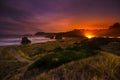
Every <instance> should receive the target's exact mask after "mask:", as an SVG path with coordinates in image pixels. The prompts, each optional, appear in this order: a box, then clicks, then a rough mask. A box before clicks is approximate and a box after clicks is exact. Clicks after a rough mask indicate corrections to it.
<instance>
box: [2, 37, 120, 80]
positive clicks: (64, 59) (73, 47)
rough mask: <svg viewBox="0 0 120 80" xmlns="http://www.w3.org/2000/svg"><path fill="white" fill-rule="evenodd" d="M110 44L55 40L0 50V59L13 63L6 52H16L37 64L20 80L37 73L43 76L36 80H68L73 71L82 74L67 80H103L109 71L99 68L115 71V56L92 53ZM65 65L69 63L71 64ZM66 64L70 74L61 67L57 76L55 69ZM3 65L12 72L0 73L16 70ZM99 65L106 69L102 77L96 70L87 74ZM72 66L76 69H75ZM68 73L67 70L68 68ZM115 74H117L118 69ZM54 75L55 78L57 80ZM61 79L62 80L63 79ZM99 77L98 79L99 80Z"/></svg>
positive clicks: (116, 57)
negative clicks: (113, 65)
mask: <svg viewBox="0 0 120 80" xmlns="http://www.w3.org/2000/svg"><path fill="white" fill-rule="evenodd" d="M110 41H111V40H102V39H90V40H87V39H86V40H83V39H79V38H75V39H67V40H59V41H54V42H46V43H40V44H29V45H22V46H13V47H12V46H11V47H2V48H0V55H1V56H2V55H5V56H6V57H1V58H0V59H2V60H15V61H16V58H15V57H14V55H12V54H11V51H10V48H12V49H15V50H16V51H18V53H20V55H22V56H23V57H24V58H26V59H32V60H33V61H34V60H36V59H37V61H35V63H33V64H32V65H31V66H29V67H28V71H27V72H25V73H24V76H23V77H22V78H21V79H23V80H27V78H28V80H30V79H29V78H31V79H32V78H36V76H37V75H38V74H41V73H44V74H42V75H40V77H38V78H39V79H38V80H42V79H41V78H43V80H44V79H46V80H49V77H50V80H70V79H69V78H68V77H71V76H72V75H73V74H72V71H73V72H74V70H76V69H77V68H79V69H77V70H79V71H80V70H83V71H82V72H81V73H79V71H76V73H75V74H74V76H73V78H71V80H80V78H82V77H83V78H85V77H88V78H87V79H86V78H85V79H82V80H90V79H93V80H104V78H105V76H107V78H109V75H108V72H109V69H110V68H109V69H107V67H108V66H107V65H106V66H103V65H104V64H109V65H111V66H112V64H115V65H118V67H119V64H118V60H119V59H118V56H116V55H111V54H108V53H105V54H98V53H97V52H96V50H97V51H98V50H100V47H101V46H102V45H107V44H108V43H109V42H110ZM108 46H109V45H108ZM108 46H107V47H108ZM114 46H115V45H114ZM118 47H119V46H118ZM105 48H106V46H105V47H104V49H105ZM114 48H115V47H114ZM104 49H103V50H104ZM115 49H117V48H115ZM118 50H119V48H118ZM106 51H108V50H107V49H106ZM109 52H111V51H109ZM112 52H113V53H114V51H112ZM4 53H7V55H6V54H4ZM118 53H119V51H118ZM8 55H9V56H8ZM95 55H97V56H96V57H95ZM104 56H105V57H104ZM88 57H90V58H88ZM83 58H84V59H83ZM97 58H98V59H97ZM112 58H113V59H114V63H110V62H112ZM76 60H79V61H77V62H78V63H80V64H81V65H83V66H81V65H79V64H78V65H77V63H76ZM104 60H106V62H104ZM107 61H108V62H107ZM69 62H72V64H71V63H69ZM67 63H69V64H71V67H72V69H71V72H70V70H69V71H68V72H65V73H64V71H63V70H62V68H64V66H63V67H62V68H61V71H60V73H59V68H58V67H60V66H61V65H64V64H67ZM89 63H91V65H89ZM3 64H4V63H3ZM3 64H1V65H3ZM5 64H6V65H7V64H8V65H10V68H12V69H9V70H5V68H0V69H2V70H5V71H11V70H13V69H14V68H15V70H16V67H17V66H18V65H14V64H12V63H11V64H10V63H7V62H5ZM99 64H100V68H102V67H103V68H106V69H105V70H106V72H105V73H98V74H97V73H96V70H98V71H102V70H101V69H100V70H99V69H98V67H97V69H96V70H95V69H92V70H91V66H93V67H96V65H98V66H99ZM67 65H68V64H67ZM74 65H76V67H75V66H74ZM12 66H14V67H12ZM80 66H81V67H80ZM2 67H4V66H2ZM19 67H22V65H19ZM89 67H90V70H89ZM112 68H113V67H112ZM17 69H18V67H17ZM68 69H69V67H68ZM87 69H88V70H87ZM51 70H52V71H53V72H55V74H53V73H52V71H51ZM84 70H87V71H88V72H85V71H84ZM115 70H117V71H119V70H118V68H117V69H115ZM91 71H92V72H91ZM113 71H114V70H113ZM47 72H48V73H47ZM57 72H58V73H57ZM82 73H83V74H82ZM87 73H88V74H89V75H88V74H87ZM118 73H119V72H118ZM118 73H116V74H118ZM1 74H2V75H3V73H1ZM8 74H9V73H8ZM36 74H37V75H36ZM49 74H50V76H48V75H49ZM65 74H66V75H65ZM77 74H81V75H82V76H81V77H79V76H80V75H77ZM92 74H93V75H92ZM94 74H95V75H94ZM105 74H106V75H105ZM17 75H18V74H16V75H15V76H17ZM55 75H57V77H56V76H55ZM59 75H61V76H59ZM87 75H88V76H87ZM103 75H105V76H103ZM30 76H31V77H30ZM54 76H55V77H54ZM63 76H64V77H65V78H63ZM99 76H100V77H101V79H100V77H99ZM45 77H46V78H45ZM61 77H62V79H61ZM89 77H90V79H89ZM111 77H112V78H113V80H114V79H115V78H116V79H117V78H118V77H116V76H115V78H114V77H113V76H111ZM54 78H55V79H54ZM112 78H111V80H112ZM11 80H17V79H16V78H13V79H11ZM33 80H35V79H33ZM107 80H109V79H107Z"/></svg>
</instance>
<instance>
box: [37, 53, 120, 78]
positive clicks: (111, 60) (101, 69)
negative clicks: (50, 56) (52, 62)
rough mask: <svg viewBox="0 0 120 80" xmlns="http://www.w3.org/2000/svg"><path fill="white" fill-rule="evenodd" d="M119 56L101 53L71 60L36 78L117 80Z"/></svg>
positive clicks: (119, 63)
mask: <svg viewBox="0 0 120 80" xmlns="http://www.w3.org/2000/svg"><path fill="white" fill-rule="evenodd" d="M119 74H120V57H119V56H116V55H113V54H109V53H102V54H99V55H97V56H93V57H90V58H86V59H82V60H78V61H72V62H70V63H68V64H65V65H62V66H60V67H59V68H56V69H53V70H50V71H49V72H45V73H43V74H41V75H40V76H38V79H36V80H119V79H120V76H119Z"/></svg>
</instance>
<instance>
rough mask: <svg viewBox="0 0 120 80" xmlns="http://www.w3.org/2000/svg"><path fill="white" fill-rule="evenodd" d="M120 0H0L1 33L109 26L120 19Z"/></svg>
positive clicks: (62, 30)
mask: <svg viewBox="0 0 120 80" xmlns="http://www.w3.org/2000/svg"><path fill="white" fill-rule="evenodd" d="M118 3H119V0H109V2H108V1H106V0H12V1H11V0H5V1H4V0H0V34H26V33H27V34H28V33H30V34H34V33H36V32H40V31H42V32H65V31H70V30H73V29H107V28H108V27H109V26H110V25H112V24H113V23H115V22H120V18H119V17H120V15H119V14H120V9H119V7H120V5H119V4H118Z"/></svg>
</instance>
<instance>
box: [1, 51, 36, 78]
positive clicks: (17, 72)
mask: <svg viewBox="0 0 120 80" xmlns="http://www.w3.org/2000/svg"><path fill="white" fill-rule="evenodd" d="M11 52H12V53H13V55H14V56H15V57H16V58H17V60H18V61H20V62H27V63H28V64H27V65H26V66H23V67H21V68H19V69H17V70H16V71H11V72H10V73H9V75H7V76H6V77H5V78H4V79H3V80H8V79H9V78H10V77H12V76H13V74H12V73H16V74H22V75H23V74H24V72H25V71H26V70H27V68H28V66H30V65H31V64H32V63H34V61H31V60H29V59H26V58H24V57H23V56H21V55H20V54H19V52H17V51H16V50H15V49H11Z"/></svg>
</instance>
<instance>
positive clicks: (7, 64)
mask: <svg viewBox="0 0 120 80" xmlns="http://www.w3.org/2000/svg"><path fill="white" fill-rule="evenodd" d="M11 48H12V47H0V80H2V79H4V78H5V77H6V76H7V75H12V74H13V73H16V71H17V69H19V68H21V67H23V66H25V65H26V63H24V62H20V61H18V60H17V58H16V57H15V56H14V54H13V53H12V51H11ZM13 75H14V74H13Z"/></svg>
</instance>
